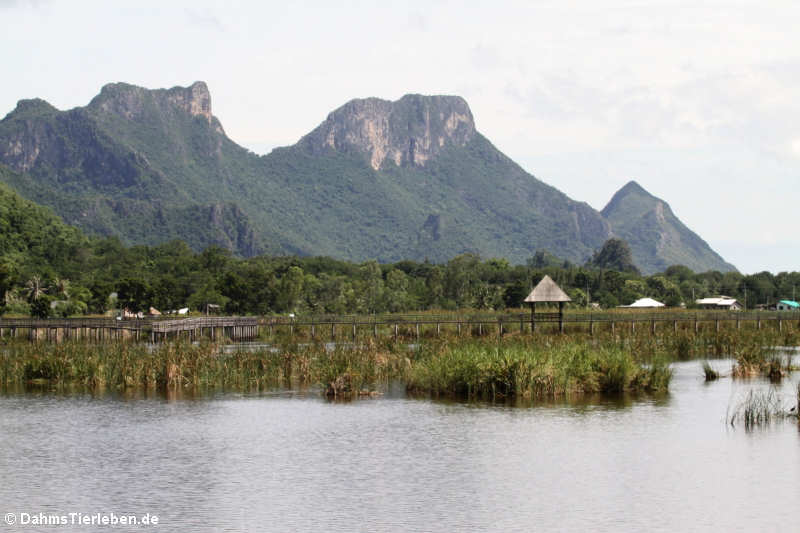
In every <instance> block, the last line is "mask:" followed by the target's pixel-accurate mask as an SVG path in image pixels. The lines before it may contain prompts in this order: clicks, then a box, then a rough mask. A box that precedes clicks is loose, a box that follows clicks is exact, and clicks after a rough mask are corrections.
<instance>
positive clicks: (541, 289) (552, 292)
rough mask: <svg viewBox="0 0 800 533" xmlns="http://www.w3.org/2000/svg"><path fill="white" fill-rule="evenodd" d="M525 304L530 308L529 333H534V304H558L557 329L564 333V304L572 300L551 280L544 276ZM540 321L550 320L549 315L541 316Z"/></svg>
mask: <svg viewBox="0 0 800 533" xmlns="http://www.w3.org/2000/svg"><path fill="white" fill-rule="evenodd" d="M524 301H525V303H526V304H530V306H531V331H536V304H537V303H556V302H557V303H558V329H559V330H560V331H562V332H563V331H564V304H565V303H566V302H571V301H572V298H570V297H569V296H567V293H566V292H564V291H563V290H561V287H559V286H558V285H556V282H555V281H553V279H552V278H551V277H550V276H548V275H546V274H545V276H544V277H543V278H542V280H541V281H540V282H539V283H537V284H536V287H534V288H533V290H532V291H531V293H530V294H529V295H528V296H527V298H525V300H524ZM541 318H542V319H550V318H551V317H550V316H549V315H546V316H545V315H542V317H541Z"/></svg>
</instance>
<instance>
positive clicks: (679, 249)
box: [602, 181, 736, 274]
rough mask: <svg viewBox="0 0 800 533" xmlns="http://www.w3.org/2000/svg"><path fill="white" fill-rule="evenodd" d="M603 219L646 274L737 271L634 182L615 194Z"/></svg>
mask: <svg viewBox="0 0 800 533" xmlns="http://www.w3.org/2000/svg"><path fill="white" fill-rule="evenodd" d="M602 215H603V216H604V217H605V218H606V219H607V220H608V221H609V222H610V223H611V230H612V232H613V233H614V235H615V236H618V237H620V238H622V239H624V240H625V241H627V242H628V244H630V247H631V251H632V252H633V259H634V262H635V263H636V265H637V266H638V267H639V268H640V269H641V270H642V271H643V272H644V273H646V274H653V273H655V272H660V271H663V270H665V269H666V268H667V267H669V266H672V265H684V266H687V267H689V268H691V269H692V270H694V271H695V272H705V271H707V270H719V271H721V272H728V271H732V270H736V268H735V267H734V266H733V265H731V264H730V263H727V262H725V260H723V259H722V257H720V256H719V255H718V254H717V253H716V252H715V251H714V250H712V249H711V247H710V246H709V245H708V243H706V242H705V241H704V240H703V239H701V238H700V237H699V236H698V235H697V234H696V233H695V232H693V231H692V230H690V229H689V228H688V227H686V225H684V224H683V222H681V221H680V220H679V219H678V217H676V216H675V214H674V213H673V212H672V209H671V208H670V206H669V204H668V203H667V202H665V201H664V200H662V199H660V198H656V197H655V196H653V195H652V194H650V193H649V192H647V191H646V190H645V189H644V188H643V187H642V186H641V185H639V184H638V183H636V182H635V181H631V182H628V183H627V184H626V185H625V186H624V187H622V188H621V189H620V190H619V191H617V192H616V194H614V196H613V198H611V201H609V202H608V205H606V207H605V208H603V211H602Z"/></svg>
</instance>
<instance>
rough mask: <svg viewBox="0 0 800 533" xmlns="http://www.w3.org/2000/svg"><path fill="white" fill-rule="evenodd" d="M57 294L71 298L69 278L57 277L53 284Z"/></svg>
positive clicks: (67, 298) (66, 298)
mask: <svg viewBox="0 0 800 533" xmlns="http://www.w3.org/2000/svg"><path fill="white" fill-rule="evenodd" d="M52 287H53V290H54V291H55V294H56V295H58V296H61V297H62V298H63V299H64V300H69V290H70V289H69V280H68V279H66V278H55V279H54V280H53V284H52Z"/></svg>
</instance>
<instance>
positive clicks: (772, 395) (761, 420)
mask: <svg viewBox="0 0 800 533" xmlns="http://www.w3.org/2000/svg"><path fill="white" fill-rule="evenodd" d="M788 415H789V413H787V412H786V410H785V409H784V407H783V402H782V401H781V398H780V395H779V394H777V393H776V392H775V390H774V389H769V390H768V391H761V390H758V391H756V390H750V391H749V392H748V393H747V395H746V396H745V397H744V398H743V399H742V400H740V401H739V402H738V403H737V404H736V405H735V406H734V407H733V408H731V407H730V406H729V407H728V412H727V413H726V415H725V419H726V420H727V421H728V423H729V424H730V425H731V426H734V427H735V426H736V424H737V423H740V422H741V423H743V424H744V427H745V429H746V430H750V429H753V428H755V427H757V426H765V425H769V424H770V423H772V422H773V421H775V420H779V419H783V418H785V417H786V416H788Z"/></svg>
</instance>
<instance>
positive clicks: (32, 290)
mask: <svg viewBox="0 0 800 533" xmlns="http://www.w3.org/2000/svg"><path fill="white" fill-rule="evenodd" d="M25 292H26V293H27V295H28V301H31V302H34V301H36V300H38V299H39V298H41V297H42V295H43V294H44V293H46V292H47V289H46V288H45V287H44V285H43V284H42V278H40V277H39V275H38V274H34V275H33V276H32V277H31V279H29V280H28V281H27V282H26V283H25Z"/></svg>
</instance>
